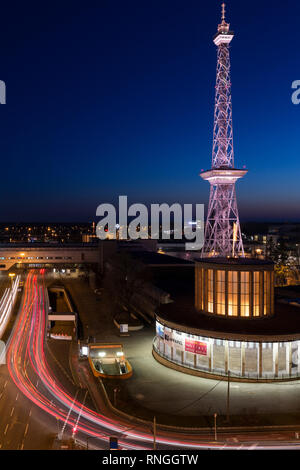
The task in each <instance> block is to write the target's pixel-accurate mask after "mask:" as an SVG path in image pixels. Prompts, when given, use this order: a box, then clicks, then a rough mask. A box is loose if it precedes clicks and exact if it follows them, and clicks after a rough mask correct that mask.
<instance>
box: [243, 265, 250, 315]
mask: <svg viewBox="0 0 300 470" xmlns="http://www.w3.org/2000/svg"><path fill="white" fill-rule="evenodd" d="M249 315H250V299H249V272H245V271H242V272H241V317H249Z"/></svg>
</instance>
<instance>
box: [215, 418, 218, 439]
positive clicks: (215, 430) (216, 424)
mask: <svg viewBox="0 0 300 470" xmlns="http://www.w3.org/2000/svg"><path fill="white" fill-rule="evenodd" d="M217 416H218V415H217V413H215V414H214V423H215V441H217V440H218V439H217Z"/></svg>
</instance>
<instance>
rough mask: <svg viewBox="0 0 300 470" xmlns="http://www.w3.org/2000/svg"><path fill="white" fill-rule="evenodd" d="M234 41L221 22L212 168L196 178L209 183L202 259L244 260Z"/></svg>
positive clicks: (242, 171)
mask: <svg viewBox="0 0 300 470" xmlns="http://www.w3.org/2000/svg"><path fill="white" fill-rule="evenodd" d="M233 37H234V33H233V31H231V30H230V24H229V23H227V22H226V20H225V3H223V4H222V21H221V23H220V24H219V25H218V31H217V33H216V35H215V36H214V43H215V45H216V46H217V50H218V52H217V77H216V92H215V111H214V131H213V151H212V167H211V169H210V170H208V171H204V172H202V173H201V174H200V176H201V177H202V178H203V179H204V180H206V181H208V182H209V183H210V198H209V205H208V213H207V219H206V226H205V242H204V247H203V250H202V256H204V257H207V256H210V257H211V256H218V257H227V256H231V257H239V256H242V257H244V248H243V241H242V234H241V229H240V222H239V215H238V207H237V201H236V192H235V183H236V181H237V180H238V179H239V178H242V177H243V176H244V175H245V174H246V173H247V170H244V169H243V170H240V169H236V168H235V167H234V148H233V126H232V101H231V81H230V53H229V45H230V43H231V41H232V39H233Z"/></svg>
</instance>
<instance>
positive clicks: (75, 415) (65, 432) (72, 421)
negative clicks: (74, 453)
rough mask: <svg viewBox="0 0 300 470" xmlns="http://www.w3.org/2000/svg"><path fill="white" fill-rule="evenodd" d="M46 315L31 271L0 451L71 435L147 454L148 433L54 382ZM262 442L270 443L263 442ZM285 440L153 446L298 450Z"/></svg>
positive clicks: (11, 359) (2, 402)
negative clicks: (115, 441) (111, 440)
mask: <svg viewBox="0 0 300 470" xmlns="http://www.w3.org/2000/svg"><path fill="white" fill-rule="evenodd" d="M47 311H48V305H47V296H46V295H45V284H44V279H43V275H38V274H37V273H35V272H34V271H30V272H29V274H28V275H27V279H26V282H25V286H24V293H23V299H22V303H21V306H20V311H19V315H18V318H17V321H16V323H15V326H14V329H13V332H12V336H11V342H10V344H9V347H8V351H7V371H8V373H9V376H10V377H11V379H12V380H10V379H9V376H8V373H7V371H5V370H4V371H3V370H2V371H1V382H0V394H2V395H1V396H0V407H1V408H0V412H1V424H2V426H1V433H0V446H1V448H2V449H29V448H35V449H45V448H49V446H51V441H52V440H53V435H54V434H55V433H58V434H59V435H60V438H61V439H62V440H64V439H69V438H70V437H71V436H72V434H73V437H74V438H75V440H76V441H77V442H78V443H80V444H81V445H82V447H86V446H87V444H88V443H89V448H97V449H107V448H108V439H109V436H112V435H116V436H118V437H119V443H120V446H121V447H122V448H123V449H152V448H153V434H152V432H151V431H150V430H149V428H146V427H143V426H142V425H140V426H139V427H135V428H132V425H130V424H129V423H126V422H125V421H124V422H121V420H117V419H116V418H114V419H112V418H108V417H107V416H105V415H102V414H100V413H97V412H95V411H94V410H93V409H90V408H89V407H88V406H86V401H85V400H86V392H85V390H83V389H77V390H76V391H75V392H74V393H72V392H70V391H69V390H68V389H67V388H66V386H64V385H63V384H62V383H60V382H59V380H58V378H57V377H56V375H55V374H54V372H53V369H52V368H50V366H49V364H48V362H47V359H46V354H45V345H46V341H45V335H46V315H47ZM2 367H4V366H2ZM12 382H13V383H12ZM2 413H3V414H2ZM266 437H267V438H268V439H269V441H270V439H272V440H271V442H266V441H265V440H263V439H265V438H266ZM287 437H289V435H286V434H285V433H282V435H281V434H280V435H278V433H277V434H274V435H273V436H270V435H269V434H266V436H263V435H259V434H258V435H257V439H258V440H257V441H256V439H255V441H254V439H253V438H252V439H251V442H250V443H248V442H243V443H241V442H237V441H238V440H239V439H238V438H237V437H235V436H234V435H232V436H230V435H228V436H227V438H228V440H229V441H228V442H227V443H226V444H224V442H222V443H219V442H214V441H213V442H209V440H211V436H203V435H201V437H200V436H197V435H188V434H180V433H179V432H178V433H175V432H171V431H170V432H161V431H159V433H158V435H157V438H156V443H157V448H159V449H191V450H192V449H218V448H219V449H221V448H224V447H226V448H228V449H241V448H243V449H258V448H263V449H266V448H279V447H280V448H288V449H294V448H297V449H300V443H299V444H298V442H297V441H295V440H294V441H290V442H289V441H288V440H286V438H287ZM219 438H220V437H219ZM244 438H245V436H244ZM255 438H256V436H255ZM283 439H284V440H285V442H282V441H283ZM249 440H250V439H249Z"/></svg>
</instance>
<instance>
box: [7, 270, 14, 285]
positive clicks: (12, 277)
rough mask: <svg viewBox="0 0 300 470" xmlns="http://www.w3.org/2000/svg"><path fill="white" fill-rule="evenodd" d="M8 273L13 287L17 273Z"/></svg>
mask: <svg viewBox="0 0 300 470" xmlns="http://www.w3.org/2000/svg"><path fill="white" fill-rule="evenodd" d="M8 275H9V277H10V280H11V287H13V281H14V277H15V273H9V274H8Z"/></svg>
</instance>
